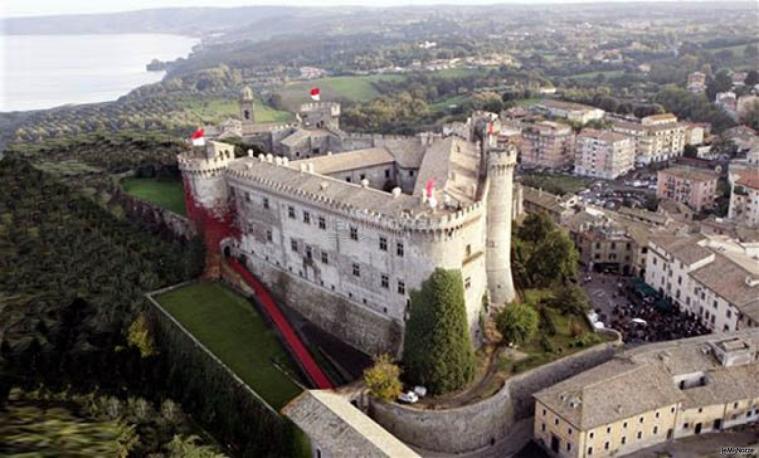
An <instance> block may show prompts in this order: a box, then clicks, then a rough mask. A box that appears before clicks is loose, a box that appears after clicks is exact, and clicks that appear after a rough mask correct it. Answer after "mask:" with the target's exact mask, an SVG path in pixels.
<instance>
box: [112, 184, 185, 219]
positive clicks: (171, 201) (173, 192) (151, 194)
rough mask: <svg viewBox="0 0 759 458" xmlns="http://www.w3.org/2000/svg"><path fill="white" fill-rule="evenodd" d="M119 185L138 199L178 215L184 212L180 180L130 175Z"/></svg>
mask: <svg viewBox="0 0 759 458" xmlns="http://www.w3.org/2000/svg"><path fill="white" fill-rule="evenodd" d="M121 185H122V187H123V188H124V191H125V192H126V193H127V194H130V195H132V196H134V197H137V198H138V199H142V200H145V201H147V202H150V203H153V204H156V205H158V206H159V207H163V208H166V209H168V210H171V211H173V212H174V213H178V214H180V215H185V214H186V210H185V206H184V191H183V190H182V182H181V181H176V180H171V181H168V180H158V179H155V178H134V177H132V178H125V179H124V180H122V182H121Z"/></svg>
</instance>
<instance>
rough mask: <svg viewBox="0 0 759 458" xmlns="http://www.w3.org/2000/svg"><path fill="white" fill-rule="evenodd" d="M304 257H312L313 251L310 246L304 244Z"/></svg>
mask: <svg viewBox="0 0 759 458" xmlns="http://www.w3.org/2000/svg"><path fill="white" fill-rule="evenodd" d="M306 258H308V259H313V253H312V252H311V247H310V246H308V245H306Z"/></svg>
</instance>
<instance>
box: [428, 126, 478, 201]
mask: <svg viewBox="0 0 759 458" xmlns="http://www.w3.org/2000/svg"><path fill="white" fill-rule="evenodd" d="M479 165H480V154H479V151H477V148H476V147H475V145H474V144H472V143H470V142H467V141H465V140H463V139H461V138H459V137H456V136H451V137H446V138H444V139H442V140H437V141H435V142H434V143H433V144H432V145H430V146H429V147H428V148H427V152H426V153H425V154H424V158H423V159H422V164H421V166H420V167H419V173H418V175H417V179H416V185H415V186H414V195H416V196H421V195H422V194H423V193H424V188H425V185H426V183H427V180H429V179H434V181H435V191H436V196H435V197H436V198H437V199H438V201H440V200H441V199H440V196H441V195H442V193H443V192H445V193H446V194H448V195H449V196H451V197H453V198H454V199H456V200H457V201H458V202H461V203H471V202H474V201H475V199H476V198H477V185H478V179H479ZM441 203H442V202H441Z"/></svg>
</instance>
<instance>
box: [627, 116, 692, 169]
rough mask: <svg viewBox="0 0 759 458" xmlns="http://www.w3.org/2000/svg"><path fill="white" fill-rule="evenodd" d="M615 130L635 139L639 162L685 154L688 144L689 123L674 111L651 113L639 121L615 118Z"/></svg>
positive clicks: (657, 160)
mask: <svg viewBox="0 0 759 458" xmlns="http://www.w3.org/2000/svg"><path fill="white" fill-rule="evenodd" d="M612 130H613V131H614V132H617V133H620V134H623V135H626V136H628V137H630V138H632V139H633V142H634V143H635V163H636V165H647V164H651V163H655V162H662V161H666V160H669V159H673V158H676V157H679V156H682V154H683V149H684V148H685V144H686V142H685V141H686V126H685V125H684V124H682V123H680V122H678V121H677V117H676V116H674V115H673V114H671V113H667V114H660V115H653V116H648V117H645V118H643V119H641V120H640V122H631V121H625V120H620V119H614V120H613V121H612Z"/></svg>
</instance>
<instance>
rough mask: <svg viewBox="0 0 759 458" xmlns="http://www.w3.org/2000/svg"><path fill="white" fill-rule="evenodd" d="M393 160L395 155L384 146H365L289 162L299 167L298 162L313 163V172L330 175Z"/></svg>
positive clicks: (387, 163)
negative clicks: (364, 147)
mask: <svg viewBox="0 0 759 458" xmlns="http://www.w3.org/2000/svg"><path fill="white" fill-rule="evenodd" d="M393 162H395V157H394V156H393V155H392V154H390V152H389V151H388V150H387V149H386V148H367V149H359V150H355V151H349V152H347V153H339V154H327V155H323V156H317V157H313V158H310V159H302V160H299V161H293V162H291V163H290V164H291V165H292V166H293V167H295V168H299V167H300V164H313V166H314V172H315V173H321V174H323V175H331V174H334V173H339V172H345V171H349V170H356V169H365V168H369V167H377V166H380V165H390V164H392V163H393Z"/></svg>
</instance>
